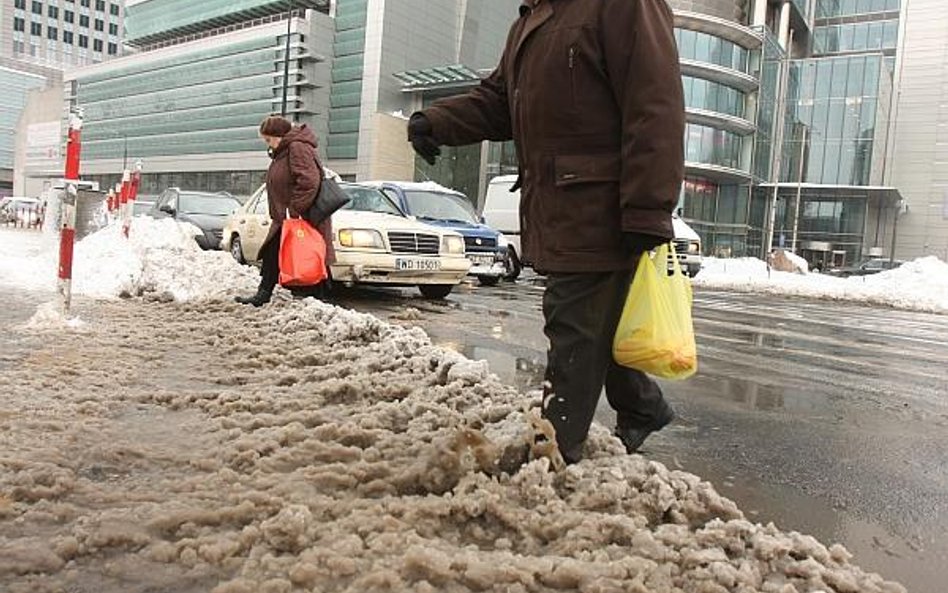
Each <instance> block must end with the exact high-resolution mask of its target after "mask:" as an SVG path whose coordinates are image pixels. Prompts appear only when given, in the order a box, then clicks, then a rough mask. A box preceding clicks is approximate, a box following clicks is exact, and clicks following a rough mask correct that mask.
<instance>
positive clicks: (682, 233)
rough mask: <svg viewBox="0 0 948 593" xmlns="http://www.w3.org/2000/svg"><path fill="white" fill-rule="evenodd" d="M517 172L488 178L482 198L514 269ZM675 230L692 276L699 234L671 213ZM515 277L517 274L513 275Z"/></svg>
mask: <svg viewBox="0 0 948 593" xmlns="http://www.w3.org/2000/svg"><path fill="white" fill-rule="evenodd" d="M516 181H517V176H516V175H501V176H500V177H494V178H493V179H491V180H490V183H489V184H488V186H487V196H486V197H485V198H484V211H483V212H482V214H481V215H482V216H483V218H484V222H485V223H486V224H487V225H488V226H490V227H492V228H494V229H496V230H498V231H500V232H501V233H503V234H504V236H505V237H506V238H507V241H508V244H509V247H508V249H509V250H510V258H511V262H512V264H513V269H515V270H516V271H517V273H518V274H519V271H520V269H521V267H522V265H523V264H522V262H521V260H520V253H521V251H520V191H519V190H517V191H514V192H511V191H510V188H512V187H513V185H514V183H516ZM672 224H673V225H674V230H675V251H676V253H677V254H678V261H679V262H680V264H681V269H682V271H683V272H684V273H686V274H688V275H689V276H691V277H692V278H694V277H695V276H696V275H697V274H698V272H699V271H700V270H701V237H699V236H698V233H696V232H695V231H694V229H692V228H691V227H690V226H688V224H687V223H686V222H685V221H684V220H682V219H681V218H679V217H678V215H677V214H675V215H673V217H672ZM514 277H516V276H514Z"/></svg>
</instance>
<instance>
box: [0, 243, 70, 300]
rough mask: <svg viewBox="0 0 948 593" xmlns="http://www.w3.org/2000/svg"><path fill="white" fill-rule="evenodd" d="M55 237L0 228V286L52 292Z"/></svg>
mask: <svg viewBox="0 0 948 593" xmlns="http://www.w3.org/2000/svg"><path fill="white" fill-rule="evenodd" d="M58 257H59V238H58V237H56V236H55V235H53V234H48V233H41V232H37V231H32V230H21V229H8V228H2V227H0V284H2V285H4V286H9V287H15V288H22V289H25V290H55V289H56V278H57V273H56V267H57V265H58Z"/></svg>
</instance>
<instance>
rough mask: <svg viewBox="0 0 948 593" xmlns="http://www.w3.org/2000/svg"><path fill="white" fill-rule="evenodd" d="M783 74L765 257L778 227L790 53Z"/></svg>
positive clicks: (782, 69)
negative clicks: (778, 203) (778, 200)
mask: <svg viewBox="0 0 948 593" xmlns="http://www.w3.org/2000/svg"><path fill="white" fill-rule="evenodd" d="M790 41H791V42H792V41H793V30H792V29H791V30H790ZM780 67H781V72H780V79H779V81H778V86H777V124H776V125H777V129H776V130H775V133H774V146H775V149H774V159H773V162H772V167H771V169H772V170H771V173H772V174H773V180H774V191H773V197H772V198H771V200H770V212H769V217H768V218H769V219H770V220H768V221H767V222H768V224H767V229H766V231H767V233H766V235H765V237H764V245H763V249H764V253H763V254H762V255H763V256H764V257H766V256H767V254H768V253H770V251H771V250H772V249H773V246H774V232H775V230H776V226H777V199H778V197H779V193H780V173H781V165H782V161H783V133H784V126H785V125H786V121H787V114H786V111H787V86H788V83H789V79H790V53H789V52H785V53H784V58H783V60H781V63H780Z"/></svg>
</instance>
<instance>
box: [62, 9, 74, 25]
mask: <svg viewBox="0 0 948 593" xmlns="http://www.w3.org/2000/svg"><path fill="white" fill-rule="evenodd" d="M63 20H64V21H66V22H67V23H74V22H76V13H74V12H73V11H71V10H65V11H63Z"/></svg>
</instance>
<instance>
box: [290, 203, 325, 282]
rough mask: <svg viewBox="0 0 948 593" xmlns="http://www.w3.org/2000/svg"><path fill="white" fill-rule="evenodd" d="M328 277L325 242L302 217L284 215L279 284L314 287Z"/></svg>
mask: <svg viewBox="0 0 948 593" xmlns="http://www.w3.org/2000/svg"><path fill="white" fill-rule="evenodd" d="M326 277H327V274H326V241H324V240H323V236H322V235H320V234H319V231H317V230H316V229H314V228H313V227H312V225H310V224H309V223H308V222H306V221H305V220H303V219H302V218H287V219H286V220H284V221H283V229H282V231H281V234H280V284H281V285H282V286H313V285H315V284H319V283H320V282H322V281H323V280H325V279H326Z"/></svg>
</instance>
